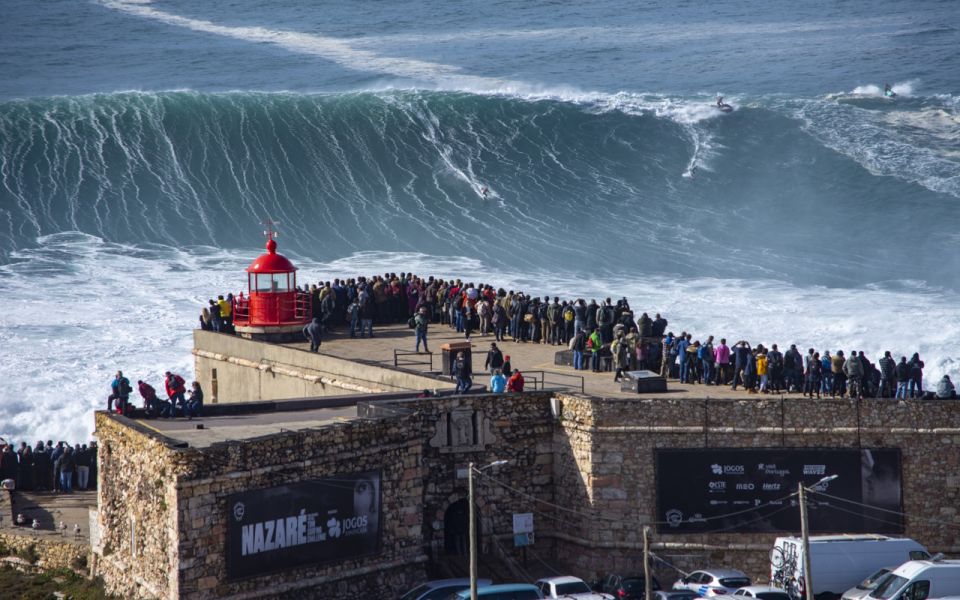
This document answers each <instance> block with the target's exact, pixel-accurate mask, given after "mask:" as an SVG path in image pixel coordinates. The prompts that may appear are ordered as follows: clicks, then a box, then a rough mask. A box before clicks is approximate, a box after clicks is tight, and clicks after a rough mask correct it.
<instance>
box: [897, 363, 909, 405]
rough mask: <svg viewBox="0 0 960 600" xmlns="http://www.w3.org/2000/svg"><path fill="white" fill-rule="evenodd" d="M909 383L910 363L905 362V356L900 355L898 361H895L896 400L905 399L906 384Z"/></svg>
mask: <svg viewBox="0 0 960 600" xmlns="http://www.w3.org/2000/svg"><path fill="white" fill-rule="evenodd" d="M909 383H910V364H909V363H908V362H907V357H906V356H901V357H900V362H899V363H897V394H896V396H895V397H896V398H897V399H898V400H906V399H907V385H908V384H909Z"/></svg>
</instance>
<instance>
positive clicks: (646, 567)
mask: <svg viewBox="0 0 960 600" xmlns="http://www.w3.org/2000/svg"><path fill="white" fill-rule="evenodd" d="M643 586H644V597H645V598H646V600H653V575H651V573H650V528H649V527H647V526H644V527H643Z"/></svg>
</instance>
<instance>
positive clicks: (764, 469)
mask: <svg viewBox="0 0 960 600" xmlns="http://www.w3.org/2000/svg"><path fill="white" fill-rule="evenodd" d="M757 470H758V471H760V472H761V473H763V474H764V475H775V476H777V477H785V476H786V475H789V474H790V469H781V468H779V467H777V465H776V463H760V464H758V465H757Z"/></svg>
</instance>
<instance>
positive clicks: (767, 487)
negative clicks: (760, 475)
mask: <svg viewBox="0 0 960 600" xmlns="http://www.w3.org/2000/svg"><path fill="white" fill-rule="evenodd" d="M763 491H765V492H779V491H780V484H779V483H765V484H763Z"/></svg>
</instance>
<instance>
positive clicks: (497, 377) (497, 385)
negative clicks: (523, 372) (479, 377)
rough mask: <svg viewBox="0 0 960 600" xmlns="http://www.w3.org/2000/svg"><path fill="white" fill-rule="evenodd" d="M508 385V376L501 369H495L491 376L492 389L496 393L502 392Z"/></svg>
mask: <svg viewBox="0 0 960 600" xmlns="http://www.w3.org/2000/svg"><path fill="white" fill-rule="evenodd" d="M506 387H507V378H506V377H504V376H503V372H502V371H500V369H494V371H493V375H492V376H491V377H490V391H491V392H493V393H494V394H502V393H503V391H504V390H505V389H506Z"/></svg>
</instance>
